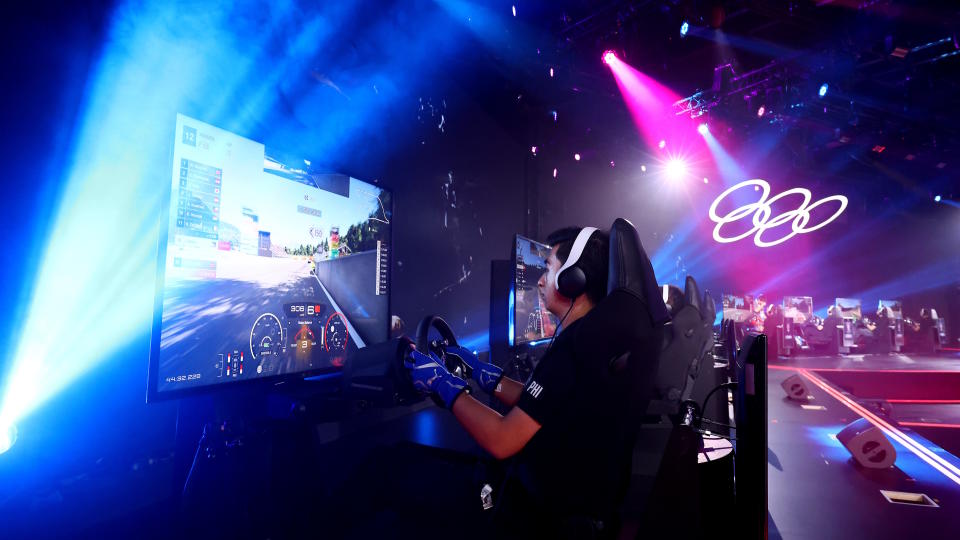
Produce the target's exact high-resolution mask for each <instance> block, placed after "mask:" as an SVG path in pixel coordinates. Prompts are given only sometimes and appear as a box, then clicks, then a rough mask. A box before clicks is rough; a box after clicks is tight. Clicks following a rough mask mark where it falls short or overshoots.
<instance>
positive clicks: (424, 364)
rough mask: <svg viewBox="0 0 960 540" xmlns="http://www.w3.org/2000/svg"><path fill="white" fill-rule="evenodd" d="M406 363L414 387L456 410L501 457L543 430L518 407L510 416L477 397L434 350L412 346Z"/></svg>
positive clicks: (470, 429) (480, 440)
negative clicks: (429, 351) (423, 350)
mask: <svg viewBox="0 0 960 540" xmlns="http://www.w3.org/2000/svg"><path fill="white" fill-rule="evenodd" d="M404 366H405V367H406V368H407V370H409V374H410V378H411V381H412V382H413V387H414V388H416V389H417V390H418V391H420V392H421V393H423V394H433V395H434V396H435V397H436V398H437V400H438V401H439V403H442V404H443V406H444V407H446V408H448V409H450V410H451V411H453V414H454V416H456V418H457V420H459V422H460V423H461V424H462V425H463V426H464V428H466V430H467V432H468V433H469V434H470V435H471V436H472V437H473V438H474V439H475V440H476V441H477V443H478V444H480V446H481V447H482V448H483V449H484V450H486V451H488V452H490V454H492V455H493V456H495V457H497V458H498V459H504V458H507V457H510V456H512V455H514V454H516V453H517V452H519V451H520V449H521V448H523V447H524V446H525V445H526V444H527V442H528V441H529V440H530V438H531V437H533V435H534V434H535V433H536V432H537V430H538V429H540V424H539V423H537V422H535V421H534V420H533V419H532V418H531V417H530V416H528V415H527V414H526V413H525V412H523V411H522V410H520V409H519V408H517V407H514V408H513V410H512V411H510V413H509V414H507V416H500V414H498V413H497V412H496V411H494V410H493V409H490V408H489V407H487V406H486V405H484V404H482V403H480V402H479V401H477V400H476V399H474V398H473V397H472V396H470V395H469V388H468V387H467V383H466V381H464V380H463V379H461V378H459V377H456V376H454V375H453V374H451V373H450V372H449V371H447V369H446V367H445V366H444V365H443V361H442V360H441V359H440V358H439V357H437V356H436V355H435V354H433V353H430V354H423V353H421V352H419V351H417V350H416V349H410V351H409V352H408V353H407V355H406V356H405V358H404ZM521 394H522V392H521Z"/></svg>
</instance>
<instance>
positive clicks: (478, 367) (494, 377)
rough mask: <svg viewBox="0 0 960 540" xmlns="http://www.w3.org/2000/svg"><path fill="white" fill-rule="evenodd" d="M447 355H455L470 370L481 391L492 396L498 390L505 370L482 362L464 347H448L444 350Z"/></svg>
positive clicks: (471, 376)
mask: <svg viewBox="0 0 960 540" xmlns="http://www.w3.org/2000/svg"><path fill="white" fill-rule="evenodd" d="M444 351H445V352H446V354H450V355H453V356H455V357H457V358H459V359H460V361H461V362H463V363H464V364H466V366H467V367H468V368H470V378H472V379H473V380H474V381H476V382H477V384H478V385H480V389H481V390H483V391H484V392H486V393H488V394H492V393H493V391H494V390H496V389H497V384H499V383H500V379H501V378H503V370H502V369H500V368H499V367H497V366H495V365H493V364H488V363H486V362H481V361H480V359H479V358H477V355H475V354H473V353H472V352H470V351H469V350H467V349H464V348H463V347H447V348H446V349H444Z"/></svg>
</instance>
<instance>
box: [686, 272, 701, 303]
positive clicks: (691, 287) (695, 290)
mask: <svg viewBox="0 0 960 540" xmlns="http://www.w3.org/2000/svg"><path fill="white" fill-rule="evenodd" d="M683 289H684V292H685V297H686V300H687V304H690V305H691V306H693V307H695V308H697V311H701V310H700V301H701V300H700V299H701V296H700V287H698V286H697V282H696V280H694V279H693V276H687V281H686V283H684V286H683Z"/></svg>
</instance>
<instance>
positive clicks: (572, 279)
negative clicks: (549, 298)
mask: <svg viewBox="0 0 960 540" xmlns="http://www.w3.org/2000/svg"><path fill="white" fill-rule="evenodd" d="M586 288H587V276H586V274H584V273H583V270H582V269H580V267H579V266H571V267H570V268H566V269H564V271H563V272H561V273H560V274H559V275H558V276H557V289H558V290H559V291H560V294H562V295H563V296H565V297H567V298H569V299H571V300H573V299H574V298H576V297H578V296H580V295H581V294H583V292H584V290H586Z"/></svg>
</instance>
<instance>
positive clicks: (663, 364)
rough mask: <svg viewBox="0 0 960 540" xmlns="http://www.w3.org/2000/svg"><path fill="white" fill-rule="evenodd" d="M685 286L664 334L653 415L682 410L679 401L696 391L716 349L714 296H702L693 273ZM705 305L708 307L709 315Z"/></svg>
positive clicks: (652, 405) (649, 412)
mask: <svg viewBox="0 0 960 540" xmlns="http://www.w3.org/2000/svg"><path fill="white" fill-rule="evenodd" d="M685 289H686V290H685V294H684V295H683V298H684V303H683V305H682V306H680V308H679V309H676V310H675V311H672V312H671V316H672V320H671V322H670V324H669V325H667V328H666V332H665V334H664V341H663V350H662V352H661V353H660V367H659V369H658V371H657V380H656V384H655V397H654V400H653V401H652V402H651V404H650V407H649V408H648V410H647V412H648V414H650V415H654V414H676V413H677V412H678V411H679V407H680V403H681V402H682V401H683V400H685V399H688V398H689V397H690V395H692V393H693V387H694V381H695V380H696V378H697V376H698V375H699V373H700V366H701V364H702V363H703V360H704V358H706V357H707V355H708V354H709V353H711V352H712V350H713V321H714V319H715V318H716V306H715V304H714V303H713V300H712V299H708V300H707V301H706V302H704V301H703V300H702V299H701V296H700V289H699V287H698V286H697V282H696V280H694V279H693V277H692V276H687V279H686V282H685ZM702 308H705V309H706V310H707V314H706V315H705V314H704V313H702V311H701V309H702Z"/></svg>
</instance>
